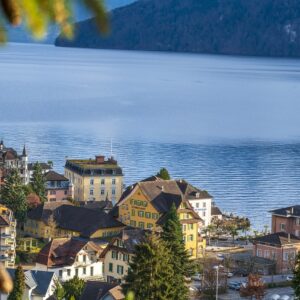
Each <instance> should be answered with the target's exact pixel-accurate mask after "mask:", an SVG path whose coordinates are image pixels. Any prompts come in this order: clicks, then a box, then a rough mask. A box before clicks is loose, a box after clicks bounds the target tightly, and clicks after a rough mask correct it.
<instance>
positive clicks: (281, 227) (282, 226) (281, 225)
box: [280, 223, 285, 231]
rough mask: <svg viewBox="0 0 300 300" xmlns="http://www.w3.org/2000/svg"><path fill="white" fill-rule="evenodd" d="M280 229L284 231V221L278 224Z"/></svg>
mask: <svg viewBox="0 0 300 300" xmlns="http://www.w3.org/2000/svg"><path fill="white" fill-rule="evenodd" d="M280 230H281V231H285V224H284V223H281V224H280Z"/></svg>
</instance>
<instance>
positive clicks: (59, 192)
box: [45, 171, 74, 202]
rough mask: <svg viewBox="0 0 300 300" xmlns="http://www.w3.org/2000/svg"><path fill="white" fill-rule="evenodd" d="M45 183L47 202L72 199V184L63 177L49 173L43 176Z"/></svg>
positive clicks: (53, 172) (52, 172)
mask: <svg viewBox="0 0 300 300" xmlns="http://www.w3.org/2000/svg"><path fill="white" fill-rule="evenodd" d="M45 181H46V183H45V188H46V195H47V200H48V201H50V202H53V201H63V200H67V199H73V197H74V193H73V191H74V189H73V184H72V183H71V182H70V181H69V179H68V178H66V177H65V176H63V175H61V174H58V173H56V172H55V171H49V172H47V173H46V174H45Z"/></svg>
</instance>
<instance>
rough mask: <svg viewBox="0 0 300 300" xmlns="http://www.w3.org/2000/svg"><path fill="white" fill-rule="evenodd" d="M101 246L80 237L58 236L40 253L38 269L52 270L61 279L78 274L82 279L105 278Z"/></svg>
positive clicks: (37, 261) (64, 279) (67, 278)
mask: <svg viewBox="0 0 300 300" xmlns="http://www.w3.org/2000/svg"><path fill="white" fill-rule="evenodd" d="M102 251H103V249H102V248H101V247H99V246H98V245H96V244H95V243H93V242H91V241H85V240H82V239H80V238H57V239H53V240H52V241H51V242H49V243H48V244H47V245H46V246H45V247H44V248H43V249H42V250H41V251H40V253H39V254H38V257H37V260H36V268H35V269H36V270H46V271H52V272H54V273H55V274H56V276H57V277H58V278H59V280H60V281H66V280H69V279H72V278H73V277H74V276H78V277H79V278H81V279H85V280H88V279H89V280H90V279H103V263H102V261H99V255H100V253H101V252H102Z"/></svg>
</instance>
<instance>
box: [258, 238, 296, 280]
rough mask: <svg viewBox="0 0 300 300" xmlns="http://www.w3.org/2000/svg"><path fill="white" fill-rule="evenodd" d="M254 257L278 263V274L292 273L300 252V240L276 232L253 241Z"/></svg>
mask: <svg viewBox="0 0 300 300" xmlns="http://www.w3.org/2000/svg"><path fill="white" fill-rule="evenodd" d="M253 245H254V247H253V255H254V256H257V257H261V258H265V259H268V260H271V261H274V262H276V273H278V274H281V273H291V272H292V270H293V268H294V264H295V257H296V254H297V253H298V251H300V238H298V237H296V236H295V235H293V234H289V233H286V232H276V233H271V234H267V235H264V236H261V237H257V238H255V239H254V240H253Z"/></svg>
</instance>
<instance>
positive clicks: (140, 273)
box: [122, 234, 175, 300]
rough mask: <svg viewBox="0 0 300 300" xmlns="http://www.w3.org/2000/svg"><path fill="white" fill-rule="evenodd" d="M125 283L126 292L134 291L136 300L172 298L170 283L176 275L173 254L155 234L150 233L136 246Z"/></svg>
mask: <svg viewBox="0 0 300 300" xmlns="http://www.w3.org/2000/svg"><path fill="white" fill-rule="evenodd" d="M129 265H130V268H129V271H128V275H127V276H126V277H125V283H124V284H123V286H122V288H123V292H124V294H125V295H126V294H128V293H130V292H133V293H134V299H135V300H145V299H147V300H171V299H175V298H174V291H173V288H172V285H171V284H170V283H171V281H172V278H173V276H174V271H173V268H172V264H171V255H170V252H169V250H168V248H167V246H166V245H165V243H164V241H162V240H161V239H160V238H159V237H158V236H156V235H155V234H151V235H148V236H147V237H146V239H145V241H144V242H142V243H140V244H138V245H137V246H136V250H135V255H134V257H133V259H132V262H131V263H130V264H129Z"/></svg>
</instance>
